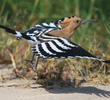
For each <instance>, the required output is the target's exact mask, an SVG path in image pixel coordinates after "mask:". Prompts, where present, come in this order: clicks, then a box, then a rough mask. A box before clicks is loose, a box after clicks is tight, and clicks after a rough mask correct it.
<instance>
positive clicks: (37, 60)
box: [35, 56, 39, 72]
mask: <svg viewBox="0 0 110 100" xmlns="http://www.w3.org/2000/svg"><path fill="white" fill-rule="evenodd" d="M38 62H39V56H38V57H37V58H36V64H35V72H37V66H38Z"/></svg>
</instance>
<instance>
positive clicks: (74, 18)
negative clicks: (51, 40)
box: [57, 16, 96, 29]
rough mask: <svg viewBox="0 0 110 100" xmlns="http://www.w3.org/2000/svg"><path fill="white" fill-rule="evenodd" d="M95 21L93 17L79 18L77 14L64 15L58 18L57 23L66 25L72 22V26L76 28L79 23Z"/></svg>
mask: <svg viewBox="0 0 110 100" xmlns="http://www.w3.org/2000/svg"><path fill="white" fill-rule="evenodd" d="M93 21H96V20H95V19H84V20H83V19H81V18H79V17H77V16H72V17H65V18H62V19H60V20H59V21H58V22H57V23H58V24H60V25H61V26H68V25H69V24H73V26H74V28H75V29H76V28H78V27H79V26H80V25H82V24H84V23H87V22H93Z"/></svg>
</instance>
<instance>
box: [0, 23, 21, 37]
mask: <svg viewBox="0 0 110 100" xmlns="http://www.w3.org/2000/svg"><path fill="white" fill-rule="evenodd" d="M0 28H2V29H4V30H5V31H6V32H8V33H11V34H13V35H15V36H16V37H17V39H20V38H22V34H21V33H20V32H18V31H16V30H13V29H11V28H8V27H6V26H3V25H0Z"/></svg>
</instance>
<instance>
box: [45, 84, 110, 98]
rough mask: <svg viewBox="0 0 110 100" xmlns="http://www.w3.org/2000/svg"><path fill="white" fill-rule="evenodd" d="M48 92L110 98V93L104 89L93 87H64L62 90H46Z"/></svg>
mask: <svg viewBox="0 0 110 100" xmlns="http://www.w3.org/2000/svg"><path fill="white" fill-rule="evenodd" d="M103 87H104V86H103ZM109 89H110V88H109ZM46 90H47V91H48V92H50V93H55V94H59V93H67V94H68V93H83V94H90V95H92V94H95V95H97V96H100V97H102V96H104V97H107V98H109V97H110V91H106V90H102V89H99V88H97V87H93V86H85V87H77V88H73V87H62V88H53V89H47V88H46Z"/></svg>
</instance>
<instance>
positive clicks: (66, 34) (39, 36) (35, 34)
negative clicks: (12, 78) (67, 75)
mask: <svg viewBox="0 0 110 100" xmlns="http://www.w3.org/2000/svg"><path fill="white" fill-rule="evenodd" d="M91 21H95V20H93V19H89V20H87V19H86V20H82V19H81V18H79V17H76V16H72V17H65V18H62V19H59V20H57V21H56V22H50V23H49V24H48V23H46V22H44V23H42V24H41V25H39V24H36V25H35V27H31V28H29V29H28V30H26V31H25V32H19V31H16V30H13V29H11V28H8V27H6V26H3V25H0V28H2V29H5V30H6V31H7V32H9V33H12V34H13V35H15V36H16V37H17V39H18V40H20V39H22V38H23V39H25V40H27V41H28V42H29V43H32V44H33V45H34V46H37V45H40V44H41V45H44V44H45V43H46V44H48V43H47V42H49V43H51V41H53V40H54V39H55V41H58V40H56V39H57V38H59V39H61V37H62V39H64V40H65V39H67V40H68V39H69V38H71V36H72V34H73V33H74V32H75V30H76V29H77V28H78V27H79V26H80V25H81V24H84V23H86V22H91ZM67 40H65V41H67ZM59 43H60V46H62V45H61V44H62V43H61V42H59ZM44 47H46V45H44ZM54 47H55V46H54ZM64 47H65V48H67V47H66V46H64ZM56 49H57V50H58V48H56ZM69 49H70V48H69ZM36 52H37V51H35V52H33V56H32V59H31V60H30V62H31V63H32V62H33V60H34V56H35V55H36V54H37V53H36ZM58 55H59V54H56V56H54V58H57V57H58V58H60V57H59V56H58ZM38 56H39V54H38ZM40 57H41V55H40ZM48 57H49V58H50V56H48ZM48 57H47V58H48ZM62 57H63V56H61V58H62ZM75 57H76V56H75ZM38 58H39V57H38ZM43 58H45V57H43ZM64 58H65V57H64ZM28 61H29V60H28ZM37 63H38V60H37V61H36V64H35V66H37ZM35 68H37V67H35Z"/></svg>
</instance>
